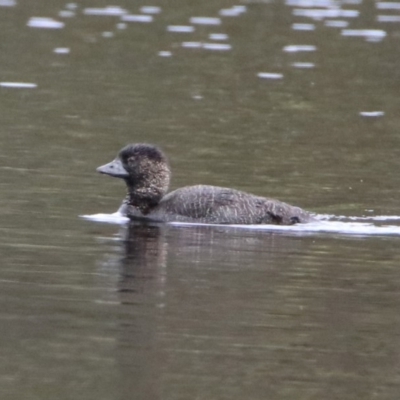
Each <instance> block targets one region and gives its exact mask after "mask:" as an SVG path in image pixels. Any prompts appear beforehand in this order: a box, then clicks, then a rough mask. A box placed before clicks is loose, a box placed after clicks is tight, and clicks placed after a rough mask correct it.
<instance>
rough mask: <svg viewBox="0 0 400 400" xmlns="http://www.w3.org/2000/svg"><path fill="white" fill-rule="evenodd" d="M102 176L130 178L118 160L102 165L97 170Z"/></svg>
mask: <svg viewBox="0 0 400 400" xmlns="http://www.w3.org/2000/svg"><path fill="white" fill-rule="evenodd" d="M96 171H97V172H100V173H101V174H105V175H110V176H113V177H114V178H128V176H129V173H128V171H127V170H126V169H125V168H124V166H123V165H122V162H121V160H119V159H116V160H114V161H111V162H110V163H108V164H105V165H102V166H101V167H99V168H97V169H96Z"/></svg>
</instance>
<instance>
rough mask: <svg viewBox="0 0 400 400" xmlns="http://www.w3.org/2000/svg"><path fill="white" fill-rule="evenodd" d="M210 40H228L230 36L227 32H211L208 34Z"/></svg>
mask: <svg viewBox="0 0 400 400" xmlns="http://www.w3.org/2000/svg"><path fill="white" fill-rule="evenodd" d="M208 37H209V39H210V40H228V39H229V36H228V35H227V34H226V33H210V34H209V35H208Z"/></svg>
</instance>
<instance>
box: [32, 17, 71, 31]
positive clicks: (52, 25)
mask: <svg viewBox="0 0 400 400" xmlns="http://www.w3.org/2000/svg"><path fill="white" fill-rule="evenodd" d="M27 25H28V26H29V27H30V28H42V29H62V28H64V26H65V24H64V22H60V21H57V20H55V19H53V18H46V17H31V18H29V21H28V22H27Z"/></svg>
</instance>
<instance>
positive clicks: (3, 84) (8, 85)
mask: <svg viewBox="0 0 400 400" xmlns="http://www.w3.org/2000/svg"><path fill="white" fill-rule="evenodd" d="M0 86H1V87H5V88H13V89H34V88H37V84H36V83H26V82H0Z"/></svg>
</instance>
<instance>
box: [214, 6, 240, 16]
mask: <svg viewBox="0 0 400 400" xmlns="http://www.w3.org/2000/svg"><path fill="white" fill-rule="evenodd" d="M246 11H247V7H246V6H233V7H231V8H223V9H221V10H219V15H221V16H222V17H238V16H239V15H241V14H243V13H245V12H246Z"/></svg>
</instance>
